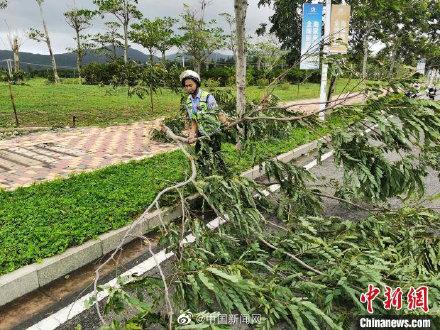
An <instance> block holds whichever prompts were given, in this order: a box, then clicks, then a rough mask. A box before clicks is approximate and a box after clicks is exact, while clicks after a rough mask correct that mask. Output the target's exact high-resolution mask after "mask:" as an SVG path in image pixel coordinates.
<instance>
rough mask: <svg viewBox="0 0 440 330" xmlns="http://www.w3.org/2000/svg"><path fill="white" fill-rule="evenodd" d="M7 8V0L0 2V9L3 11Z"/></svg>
mask: <svg viewBox="0 0 440 330" xmlns="http://www.w3.org/2000/svg"><path fill="white" fill-rule="evenodd" d="M7 6H8V0H0V9H5V8H6V7H7Z"/></svg>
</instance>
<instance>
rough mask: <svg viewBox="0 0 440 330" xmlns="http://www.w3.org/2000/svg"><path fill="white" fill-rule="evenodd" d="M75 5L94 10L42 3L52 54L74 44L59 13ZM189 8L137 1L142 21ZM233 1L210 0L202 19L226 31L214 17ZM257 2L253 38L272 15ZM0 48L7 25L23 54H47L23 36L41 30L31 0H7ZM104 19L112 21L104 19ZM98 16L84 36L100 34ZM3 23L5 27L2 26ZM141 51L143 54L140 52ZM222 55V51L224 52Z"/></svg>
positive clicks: (84, 2)
mask: <svg viewBox="0 0 440 330" xmlns="http://www.w3.org/2000/svg"><path fill="white" fill-rule="evenodd" d="M74 2H76V6H77V7H78V8H93V9H95V7H94V5H93V3H92V0H45V2H44V5H43V6H44V15H45V18H46V21H47V26H48V29H49V34H50V36H51V41H52V46H53V48H54V52H55V53H64V52H66V48H67V47H72V46H73V45H74V42H73V36H74V33H73V32H74V31H73V29H72V28H71V27H70V26H68V25H67V23H66V21H65V20H64V16H63V13H64V12H66V11H67V10H69V9H72V8H73V6H74ZM184 3H186V4H188V5H190V6H191V7H194V8H198V7H200V0H185V1H182V0H139V5H138V8H139V9H140V11H141V12H142V14H143V15H144V17H146V18H155V17H163V16H172V17H176V18H178V17H179V14H180V13H182V11H183V4H184ZM233 3H234V1H233V0H211V4H210V5H209V6H208V8H207V9H206V18H207V19H212V18H216V19H217V21H218V25H219V26H221V27H223V28H224V29H225V31H228V28H227V25H226V23H225V22H224V20H223V18H222V17H219V16H218V14H220V13H223V12H229V13H231V14H233V13H234V6H233ZM257 3H258V0H250V1H249V8H248V16H247V31H248V34H250V35H254V32H255V29H256V28H257V27H258V26H259V25H260V23H263V22H265V23H268V18H269V16H271V14H272V12H273V11H272V9H271V8H268V7H261V8H258V6H257ZM0 18H1V23H0V27H1V28H0V38H1V41H0V49H9V45H8V42H7V32H8V26H9V28H10V30H11V31H17V32H18V34H19V35H20V36H22V39H23V40H24V43H23V45H22V47H21V51H23V52H32V53H40V54H48V51H47V47H46V46H45V44H41V43H40V44H38V43H37V42H34V41H32V40H29V39H28V38H27V37H26V31H27V30H28V29H29V28H30V27H31V26H32V27H38V28H40V27H41V20H40V16H39V12H38V6H37V4H36V1H35V0H9V6H8V8H7V9H6V10H2V11H1V12H0ZM105 20H107V21H108V20H112V17H111V16H107V17H106V19H105ZM105 20H102V19H101V18H100V17H98V18H96V19H95V20H94V24H93V26H92V27H90V28H89V29H88V30H86V32H87V33H97V32H100V31H102V28H103V22H104V21H105ZM5 21H6V22H7V24H6V23H5ZM132 46H133V48H136V49H139V50H142V47H139V46H136V45H132ZM144 52H145V51H144ZM224 53H225V52H224Z"/></svg>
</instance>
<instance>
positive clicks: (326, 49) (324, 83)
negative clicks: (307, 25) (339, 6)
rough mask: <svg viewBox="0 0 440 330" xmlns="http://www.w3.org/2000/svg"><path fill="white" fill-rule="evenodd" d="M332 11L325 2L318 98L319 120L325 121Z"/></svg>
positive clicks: (328, 0) (329, 0) (329, 3)
mask: <svg viewBox="0 0 440 330" xmlns="http://www.w3.org/2000/svg"><path fill="white" fill-rule="evenodd" d="M331 10H332V2H331V0H326V1H325V25H324V38H323V40H324V49H323V56H322V68H321V91H320V97H319V110H320V112H319V119H320V120H324V119H325V113H324V110H325V108H326V106H327V104H326V101H327V73H328V64H327V63H326V57H327V54H328V52H329V46H328V44H329V42H330V15H331Z"/></svg>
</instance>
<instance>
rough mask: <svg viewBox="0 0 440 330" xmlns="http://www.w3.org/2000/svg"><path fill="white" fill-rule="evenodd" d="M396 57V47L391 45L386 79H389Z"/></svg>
mask: <svg viewBox="0 0 440 330" xmlns="http://www.w3.org/2000/svg"><path fill="white" fill-rule="evenodd" d="M396 58H397V47H393V49H392V50H391V57H390V68H389V70H388V79H391V78H392V76H393V73H394V65H395V63H396Z"/></svg>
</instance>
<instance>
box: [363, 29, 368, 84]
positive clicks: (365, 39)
mask: <svg viewBox="0 0 440 330" xmlns="http://www.w3.org/2000/svg"><path fill="white" fill-rule="evenodd" d="M363 47H364V59H363V61H362V78H363V79H366V78H367V62H368V34H367V33H366V34H365V36H364V44H363Z"/></svg>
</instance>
